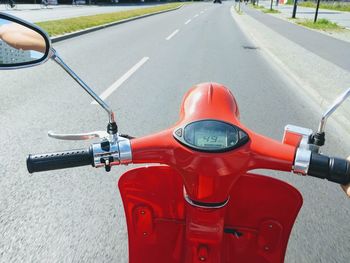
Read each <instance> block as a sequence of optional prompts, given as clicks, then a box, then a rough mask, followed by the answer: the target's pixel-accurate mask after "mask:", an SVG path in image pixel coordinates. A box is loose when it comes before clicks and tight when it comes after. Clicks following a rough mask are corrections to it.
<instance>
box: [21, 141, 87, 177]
mask: <svg viewBox="0 0 350 263" xmlns="http://www.w3.org/2000/svg"><path fill="white" fill-rule="evenodd" d="M84 165H93V153H92V148H91V147H90V148H89V149H78V150H69V151H63V152H55V153H41V154H29V155H28V158H27V169H28V172H29V173H34V172H42V171H49V170H57V169H64V168H71V167H77V166H84Z"/></svg>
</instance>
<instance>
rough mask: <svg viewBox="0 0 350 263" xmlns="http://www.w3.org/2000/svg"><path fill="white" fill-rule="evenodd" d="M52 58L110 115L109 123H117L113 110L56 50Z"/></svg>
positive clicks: (52, 52)
mask: <svg viewBox="0 0 350 263" xmlns="http://www.w3.org/2000/svg"><path fill="white" fill-rule="evenodd" d="M50 52H51V58H52V59H53V60H54V61H55V62H56V63H57V64H58V65H60V66H61V67H62V68H63V69H64V70H65V71H66V72H67V73H68V74H69V75H70V76H71V77H72V78H73V79H74V80H75V81H76V82H77V83H78V84H79V85H80V86H81V87H82V88H83V89H84V90H85V91H86V92H87V93H88V94H89V95H90V96H91V97H92V98H93V99H94V100H95V101H96V102H97V103H98V104H99V105H100V106H101V107H102V108H103V109H104V110H105V111H107V113H108V118H109V123H115V116H114V112H113V110H112V109H111V108H110V107H109V106H108V105H107V103H105V102H104V101H103V100H102V99H101V98H100V97H99V96H98V95H97V94H96V93H95V92H94V91H93V90H92V89H91V88H90V87H89V86H88V85H87V84H86V83H85V82H84V81H83V80H82V79H81V78H79V76H78V75H77V74H75V72H74V71H73V70H72V69H71V68H70V67H68V65H67V64H66V63H64V61H63V60H62V59H61V58H60V56H59V55H58V54H57V52H56V50H55V49H54V48H51V50H50Z"/></svg>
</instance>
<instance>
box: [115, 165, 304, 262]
mask: <svg viewBox="0 0 350 263" xmlns="http://www.w3.org/2000/svg"><path fill="white" fill-rule="evenodd" d="M119 188H120V192H121V195H122V199H123V203H124V208H125V214H126V219H127V224H128V234H129V261H130V262H131V263H140V262H143V263H145V262H146V263H147V262H152V263H156V262H162V263H163V262H167V263H171V262H181V263H182V262H216V263H217V262H225V263H226V262H283V260H284V255H285V250H286V246H287V242H288V238H289V234H290V231H291V229H292V226H293V223H294V220H295V218H296V216H297V214H298V212H299V209H300V207H301V205H302V197H301V195H300V193H299V192H298V191H297V190H296V189H295V188H293V187H292V186H290V185H288V184H286V183H284V182H282V181H279V180H276V179H273V178H269V177H266V176H260V175H255V174H245V175H242V176H240V178H239V179H238V181H237V182H236V183H235V184H234V186H233V187H232V189H231V191H230V194H229V196H230V200H229V202H228V204H227V205H226V206H225V207H224V208H220V209H201V208H197V207H194V206H191V205H189V204H187V202H186V201H185V200H184V195H183V189H184V186H183V180H182V176H181V175H180V174H179V173H178V172H177V171H176V170H174V169H173V168H171V167H169V166H150V167H142V168H137V169H133V170H131V171H128V172H127V173H125V174H124V175H123V176H122V177H121V178H120V180H119ZM221 224H222V225H223V228H222V227H220V225H221ZM220 229H224V232H229V233H222V230H220ZM220 231H221V233H220Z"/></svg>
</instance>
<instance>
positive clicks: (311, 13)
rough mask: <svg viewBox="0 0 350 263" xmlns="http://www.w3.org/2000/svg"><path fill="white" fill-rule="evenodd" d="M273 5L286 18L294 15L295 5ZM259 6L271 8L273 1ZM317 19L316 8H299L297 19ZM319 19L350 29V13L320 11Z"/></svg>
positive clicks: (261, 3)
mask: <svg viewBox="0 0 350 263" xmlns="http://www.w3.org/2000/svg"><path fill="white" fill-rule="evenodd" d="M275 2H276V1H274V4H273V9H276V10H278V11H280V12H281V15H282V16H284V17H285V18H291V17H292V13H293V5H283V4H279V5H278V6H276V5H275ZM259 5H261V6H264V7H266V8H270V5H271V1H268V0H267V1H261V0H260V1H259ZM314 17H315V8H309V7H302V6H298V7H297V12H296V18H302V19H312V20H313V19H314ZM317 17H318V18H326V19H328V20H330V21H332V22H335V23H337V24H338V25H340V26H342V27H345V28H347V29H350V12H341V11H336V10H328V9H319V12H318V16H317Z"/></svg>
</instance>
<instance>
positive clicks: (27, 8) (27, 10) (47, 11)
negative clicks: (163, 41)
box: [0, 3, 162, 22]
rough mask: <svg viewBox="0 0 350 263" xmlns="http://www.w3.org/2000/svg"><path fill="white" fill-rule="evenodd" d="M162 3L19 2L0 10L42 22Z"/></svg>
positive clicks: (0, 7) (0, 6) (1, 7)
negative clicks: (88, 3)
mask: <svg viewBox="0 0 350 263" xmlns="http://www.w3.org/2000/svg"><path fill="white" fill-rule="evenodd" d="M159 4H162V3H149V4H117V5H107V6H98V5H91V6H88V5H78V6H72V5H50V6H49V7H48V8H40V5H25V4H18V5H17V6H16V8H15V9H14V10H12V9H11V10H7V9H5V7H4V5H0V12H5V13H8V14H11V15H14V16H17V17H20V18H22V19H25V20H27V21H31V22H41V21H49V20H56V19H64V18H72V17H78V16H87V15H96V14H102V13H112V12H118V11H125V10H132V9H137V8H146V7H150V6H155V5H159Z"/></svg>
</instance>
